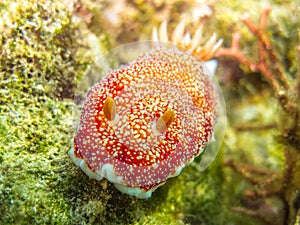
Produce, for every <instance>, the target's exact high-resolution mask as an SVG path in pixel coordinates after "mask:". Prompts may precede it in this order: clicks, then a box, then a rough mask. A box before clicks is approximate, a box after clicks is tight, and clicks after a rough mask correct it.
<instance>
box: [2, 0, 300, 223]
mask: <svg viewBox="0 0 300 225" xmlns="http://www.w3.org/2000/svg"><path fill="white" fill-rule="evenodd" d="M85 2H86V5H85V6H86V8H87V11H88V12H86V13H85V14H84V15H82V14H83V13H82V12H81V14H80V13H79V12H77V16H78V17H84V18H85V19H86V14H89V13H91V14H92V15H93V16H92V17H91V18H92V19H90V20H91V21H89V22H87V24H77V23H74V22H73V21H72V16H74V15H72V14H71V12H69V9H68V7H66V5H64V4H63V3H62V2H61V1H37V0H24V1H15V2H14V1H1V3H0V15H1V16H0V30H1V32H2V35H1V36H0V40H1V42H0V44H1V55H0V85H1V90H0V121H1V122H0V214H1V217H0V224H226V223H227V224H228V223H231V224H253V223H257V224H260V223H261V221H259V220H256V219H253V218H251V217H246V216H244V215H242V214H238V213H234V212H232V211H231V210H230V208H231V207H232V206H235V205H239V204H240V203H242V201H243V196H242V195H243V190H244V189H245V188H248V187H250V185H249V183H248V182H246V181H244V180H243V177H242V176H238V175H236V174H235V173H234V172H232V171H230V170H229V169H228V168H225V169H224V167H223V164H222V163H223V161H224V158H225V159H227V158H230V157H233V158H235V159H237V160H241V161H243V162H247V163H254V164H255V165H261V164H263V165H264V167H266V168H267V169H269V170H274V171H282V170H283V168H284V158H283V152H282V151H281V149H282V145H279V144H278V143H276V142H275V141H274V138H273V137H274V136H276V134H278V131H274V132H269V131H267V130H263V131H257V132H236V129H235V127H236V126H237V125H239V124H240V123H241V122H246V124H253V123H255V124H262V123H264V124H265V123H267V124H268V123H271V122H272V121H273V120H275V121H278V120H279V119H280V118H281V117H279V116H280V115H278V113H276V111H277V110H278V107H277V105H276V103H275V99H274V98H273V97H272V95H271V94H270V90H269V88H268V87H266V84H265V81H263V80H261V79H258V78H257V76H255V74H254V78H253V76H252V78H243V79H240V80H239V86H238V85H237V84H229V85H228V86H227V87H226V85H227V84H225V85H224V86H225V87H224V93H225V94H226V96H230V98H229V97H228V98H227V104H228V108H229V109H230V108H231V109H233V108H234V109H235V110H231V111H229V113H228V118H229V124H228V128H227V130H228V132H227V135H226V139H225V143H224V145H223V147H222V152H221V154H219V156H218V157H217V159H216V160H215V161H214V162H213V163H212V165H211V166H210V167H209V168H208V169H207V170H205V171H204V172H200V171H199V170H198V167H197V165H198V164H197V162H198V161H199V159H197V160H196V161H195V162H194V163H192V164H191V165H190V166H189V167H187V168H185V169H184V170H183V172H182V174H181V175H180V176H179V177H176V178H172V179H170V180H168V181H167V183H166V184H165V185H163V186H162V187H160V188H158V190H156V191H155V192H154V194H153V197H152V198H150V199H148V200H139V199H136V198H134V197H131V196H127V195H125V194H122V193H120V192H119V191H117V190H116V189H115V188H114V187H113V185H112V184H110V183H108V182H107V181H106V180H102V181H100V182H99V181H94V180H90V179H89V178H88V177H87V176H86V175H85V174H84V173H83V172H82V171H81V170H80V169H79V168H77V167H76V166H75V165H74V164H73V162H72V161H71V159H70V158H69V156H68V150H69V148H70V139H71V137H72V135H73V134H72V108H73V106H74V103H73V100H72V97H73V93H74V89H75V87H76V85H77V82H78V80H79V79H80V78H81V77H82V76H84V75H85V73H86V71H87V69H88V68H89V66H90V64H91V62H92V61H94V60H95V59H96V57H97V55H99V54H100V53H101V52H104V51H107V50H108V49H109V48H110V47H111V43H114V41H111V40H110V39H111V38H113V39H116V40H117V41H115V42H117V43H118V42H122V41H126V42H127V41H132V40H137V39H138V38H139V35H141V36H142V38H145V36H149V35H148V34H147V33H150V32H151V29H152V22H151V23H149V25H148V26H144V23H147V22H148V21H150V17H151V16H153V14H155V13H156V12H159V13H161V12H164V13H165V14H166V15H168V12H166V10H165V9H164V7H165V8H167V9H168V7H169V8H170V5H171V6H174V7H173V8H172V7H171V8H172V10H171V12H170V15H171V16H170V20H171V22H173V23H174V22H177V21H178V19H179V14H180V13H181V12H182V11H180V10H178V9H181V10H182V9H187V8H189V9H190V8H192V7H193V6H190V5H188V4H187V3H185V2H181V1H178V2H177V1H174V2H172V3H159V1H157V2H156V3H151V4H154V6H155V7H156V8H155V9H156V10H153V7H152V8H151V7H150V6H149V5H146V3H145V4H144V1H135V3H132V4H130V5H129V6H128V7H129V8H130V9H131V10H130V13H129V16H128V17H127V16H126V15H125V14H123V16H122V17H121V18H122V19H121V24H119V25H118V26H117V27H115V29H116V30H117V32H116V33H113V34H111V37H109V38H108V37H107V33H109V31H107V30H108V29H107V27H108V26H109V24H107V22H103V19H102V18H101V16H102V15H101V12H102V11H101V10H98V9H102V7H104V6H103V5H102V6H101V7H100V6H98V5H95V4H93V3H92V2H88V1H85ZM193 4H194V3H191V5H193ZM258 4H260V3H258V2H256V1H253V2H251V5H252V8H253V9H257V7H258ZM280 4H281V3H278V4H275V6H276V7H275V12H276V14H275V15H273V16H272V17H271V23H272V24H275V25H273V26H272V29H273V30H274V29H275V31H276V35H275V36H274V37H273V38H274V39H273V40H274V42H275V44H276V48H278V49H279V52H280V53H281V54H282V55H287V56H288V63H287V64H288V65H292V66H291V67H289V69H288V71H290V72H291V74H293V71H295V63H294V61H293V60H292V59H293V57H294V56H295V53H294V52H293V51H292V49H293V47H294V46H295V43H296V39H295V38H294V37H293V38H292V41H289V40H291V39H289V38H288V36H289V32H288V31H289V30H293V28H294V27H295V24H296V21H294V20H291V21H292V22H290V21H289V18H287V17H284V15H285V14H284V12H286V10H287V8H286V7H282V9H281V7H280V6H281V5H280ZM284 4H285V6H286V5H289V6H288V8H289V7H292V6H293V4H294V3H293V2H292V1H290V2H288V1H285V3H284ZM152 6H153V5H152ZM82 8H84V7H83V6H82ZM213 8H214V12H215V14H214V16H215V18H216V21H214V22H213V21H212V19H210V22H212V24H214V27H216V32H217V33H218V36H222V37H224V38H225V45H229V43H230V41H229V40H230V35H231V33H233V32H234V31H240V32H241V34H242V35H243V36H244V37H245V39H244V42H243V43H242V45H243V46H244V50H245V51H246V52H247V51H249V52H250V51H251V49H252V47H248V46H252V44H253V39H252V38H251V37H250V35H249V33H248V31H246V29H245V28H244V27H242V26H241V25H240V24H238V20H239V16H240V15H241V14H242V13H243V12H244V11H246V10H247V8H245V7H244V8H243V7H242V6H241V4H238V3H237V2H236V1H228V4H220V3H218V4H214V5H213ZM123 11H124V13H126V10H123ZM174 11H175V12H174ZM257 11H258V10H254V11H252V13H253V14H254V15H257V14H255V12H257ZM72 13H73V14H74V11H73V12H72ZM277 15H278V16H277ZM122 21H125V22H122ZM158 22H160V21H159V19H158V18H155V20H154V21H153V24H155V25H156V24H157V23H158ZM98 24H100V26H99V25H98ZM171 27H174V24H173V25H172V24H171ZM128 28H132V29H133V30H134V31H135V32H134V35H128ZM137 31H140V32H141V34H139V32H137ZM228 31H230V32H228ZM293 31H294V30H293ZM83 33H84V35H83ZM83 36H84V38H83ZM81 39H85V40H84V41H82V40H81ZM79 40H80V41H79ZM93 46H97V47H95V48H93ZM246 72H248V71H246ZM251 75H253V74H251ZM291 76H292V75H291ZM258 84H259V85H258ZM258 87H259V88H258ZM257 93H260V96H257ZM276 132H277V133H276ZM245 146H247V148H246V150H245ZM258 156H259V157H258ZM298 167H299V166H298ZM296 177H299V173H298V174H296V176H295V180H294V183H295V185H298V186H299V184H298V183H297V182H299V180H298V181H297V179H296Z"/></svg>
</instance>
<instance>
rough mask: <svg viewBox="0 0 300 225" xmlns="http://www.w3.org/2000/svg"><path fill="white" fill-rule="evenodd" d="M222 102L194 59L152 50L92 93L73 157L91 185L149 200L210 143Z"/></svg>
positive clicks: (172, 50) (111, 75) (161, 49)
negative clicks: (102, 184) (94, 182)
mask: <svg viewBox="0 0 300 225" xmlns="http://www.w3.org/2000/svg"><path fill="white" fill-rule="evenodd" d="M217 95H218V93H217V91H216V88H215V86H214V84H213V83H212V81H211V79H210V78H209V75H208V71H207V70H206V69H205V67H204V65H203V63H200V62H199V60H198V59H197V58H196V57H194V56H193V55H192V54H191V53H189V52H184V51H181V50H179V49H178V48H177V47H175V46H171V47H170V46H168V47H164V46H158V47H155V48H153V49H152V50H151V51H150V52H147V53H145V54H143V55H141V56H139V57H138V58H137V59H136V60H135V61H133V62H130V63H129V64H127V65H122V66H121V67H120V68H119V69H115V70H112V71H110V72H109V74H108V75H107V76H106V77H105V78H104V79H102V80H101V81H100V82H99V83H96V84H95V85H94V86H93V87H92V88H91V89H90V90H89V92H88V94H87V97H86V100H85V104H84V108H83V111H82V114H81V118H80V124H79V128H78V131H77V133H76V135H75V138H74V147H73V148H72V149H71V150H70V152H69V154H70V156H71V158H72V159H73V161H74V162H75V164H76V165H78V166H79V167H80V168H81V169H82V170H83V171H84V172H85V173H86V174H87V175H88V176H89V177H91V178H93V179H97V180H100V179H102V178H103V177H105V178H106V179H108V180H109V181H110V182H112V183H114V185H115V187H116V188H117V189H118V190H120V191H122V192H124V193H127V194H129V195H134V196H136V197H138V198H149V197H150V196H151V194H152V192H153V191H154V190H155V189H156V188H157V187H159V186H160V185H162V184H164V183H165V182H166V180H167V179H168V178H170V177H174V176H177V175H179V173H180V172H181V170H182V169H183V168H184V167H185V166H186V165H188V164H189V163H190V162H191V161H193V159H194V158H195V157H196V156H198V155H199V154H200V153H201V152H202V151H203V150H204V148H205V146H206V144H207V143H208V142H209V141H210V140H211V138H212V136H213V128H214V125H215V123H216V119H217V104H218V100H217V99H218V96H217Z"/></svg>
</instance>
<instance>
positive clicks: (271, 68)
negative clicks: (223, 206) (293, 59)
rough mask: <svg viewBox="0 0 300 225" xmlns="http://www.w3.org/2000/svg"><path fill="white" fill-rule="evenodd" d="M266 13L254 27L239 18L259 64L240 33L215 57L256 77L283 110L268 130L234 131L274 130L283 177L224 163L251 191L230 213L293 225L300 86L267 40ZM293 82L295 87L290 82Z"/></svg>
mask: <svg viewBox="0 0 300 225" xmlns="http://www.w3.org/2000/svg"><path fill="white" fill-rule="evenodd" d="M270 10H271V8H270V7H266V8H264V9H263V10H262V11H261V15H260V20H259V24H258V25H257V26H256V25H255V24H254V23H253V22H252V20H251V19H250V17H249V16H248V15H247V14H246V15H244V16H243V17H242V21H243V22H244V23H245V25H246V26H247V27H248V28H249V30H250V31H251V32H252V33H253V35H254V36H255V37H256V38H257V42H258V44H257V47H258V50H257V52H258V59H257V60H253V59H249V58H248V56H247V55H246V54H245V53H244V52H243V51H242V50H241V49H240V47H239V41H240V38H241V36H240V34H239V33H235V34H233V37H232V43H231V46H230V47H229V48H225V47H223V48H220V49H219V51H218V52H217V53H216V56H217V57H221V56H225V57H231V58H234V59H235V60H237V61H238V62H239V63H241V64H242V65H243V66H246V68H248V69H249V70H250V71H253V72H259V74H261V76H263V77H264V78H265V80H266V81H267V82H268V83H269V85H270V87H271V88H272V90H273V95H274V97H275V98H276V99H277V103H278V106H279V107H280V108H281V110H282V111H281V113H280V114H279V115H278V116H279V118H278V120H274V121H273V122H272V123H271V124H266V125H257V126H255V125H254V126H253V125H252V126H251V127H249V126H248V125H246V126H245V127H243V126H239V129H238V130H239V131H241V130H244V131H245V130H246V131H251V130H260V129H261V130H266V129H277V132H278V134H277V135H276V138H275V143H276V142H277V143H278V144H280V145H282V147H281V148H278V149H277V150H276V151H279V152H282V153H283V157H282V154H280V153H279V154H278V155H280V156H279V158H278V160H282V159H284V161H283V164H284V166H283V168H282V169H281V171H268V170H266V169H262V168H256V165H254V166H250V165H245V164H242V163H238V162H236V161H235V160H233V159H230V160H228V161H225V165H226V166H229V167H231V168H232V169H233V170H235V171H236V172H238V173H239V174H241V175H242V176H243V177H244V178H245V179H246V180H247V181H248V182H249V183H250V184H252V185H253V187H252V188H251V187H249V188H246V189H245V190H244V191H243V198H244V201H245V202H247V203H246V204H244V206H237V207H233V208H232V210H234V211H237V212H241V213H244V214H246V215H250V216H255V217H256V218H259V219H260V220H262V221H263V222H265V223H268V224H269V223H272V224H294V222H295V219H296V213H297V210H298V209H297V208H295V207H294V205H293V202H294V199H295V198H296V197H297V194H296V193H297V192H299V190H300V186H299V182H298V180H299V174H298V173H297V171H298V170H299V163H298V161H299V158H300V151H299V144H300V142H299V141H300V127H299V113H300V108H299V89H298V88H299V82H298V81H297V80H299V79H300V78H299V77H297V74H296V75H294V76H292V77H291V76H290V74H289V72H288V71H286V70H285V67H284V65H283V64H282V61H283V59H281V58H279V57H278V56H277V53H276V51H275V49H274V47H273V45H272V43H271V41H270V40H269V37H268V36H267V35H266V31H265V30H266V24H267V16H268V14H269V13H270ZM252 58H253V56H252ZM299 66H300V65H299ZM298 75H299V74H298ZM291 79H292V80H294V82H292V81H290V80H291ZM275 114H276V113H275ZM253 204H256V207H255V208H256V209H252V207H253ZM276 215H280V217H278V216H276Z"/></svg>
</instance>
